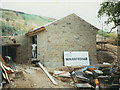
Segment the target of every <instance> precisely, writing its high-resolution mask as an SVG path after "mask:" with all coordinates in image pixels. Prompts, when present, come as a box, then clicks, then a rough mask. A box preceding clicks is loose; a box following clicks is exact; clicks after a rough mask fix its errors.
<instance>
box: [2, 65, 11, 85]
mask: <svg viewBox="0 0 120 90" xmlns="http://www.w3.org/2000/svg"><path fill="white" fill-rule="evenodd" d="M1 67H2V69H3V71H4V73H2V74H3V77H4V78H5V79H6V80H7V81H8V82H9V83H10V80H9V78H8V74H7V72H6V70H5V68H4V66H3V65H2V63H1Z"/></svg>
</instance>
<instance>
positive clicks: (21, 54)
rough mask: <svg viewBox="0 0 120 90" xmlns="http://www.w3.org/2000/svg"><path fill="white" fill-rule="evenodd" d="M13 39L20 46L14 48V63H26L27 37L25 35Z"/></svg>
mask: <svg viewBox="0 0 120 90" xmlns="http://www.w3.org/2000/svg"><path fill="white" fill-rule="evenodd" d="M15 39H16V40H17V42H18V43H21V45H20V46H18V47H17V48H16V63H21V64H22V63H28V55H29V54H28V37H27V36H25V35H20V36H16V37H15Z"/></svg>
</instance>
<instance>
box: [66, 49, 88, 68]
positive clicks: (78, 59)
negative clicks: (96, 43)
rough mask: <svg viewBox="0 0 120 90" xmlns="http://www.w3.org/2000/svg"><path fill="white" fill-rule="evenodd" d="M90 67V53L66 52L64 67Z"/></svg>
mask: <svg viewBox="0 0 120 90" xmlns="http://www.w3.org/2000/svg"><path fill="white" fill-rule="evenodd" d="M83 65H90V63H89V54H88V51H72V52H70V51H64V66H83Z"/></svg>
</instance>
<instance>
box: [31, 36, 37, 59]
mask: <svg viewBox="0 0 120 90" xmlns="http://www.w3.org/2000/svg"><path fill="white" fill-rule="evenodd" d="M31 41H32V42H31V43H32V58H37V35H34V36H32V37H31Z"/></svg>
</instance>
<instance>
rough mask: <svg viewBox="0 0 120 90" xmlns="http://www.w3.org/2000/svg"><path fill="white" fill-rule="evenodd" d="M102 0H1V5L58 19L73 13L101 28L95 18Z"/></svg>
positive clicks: (107, 27)
mask: <svg viewBox="0 0 120 90" xmlns="http://www.w3.org/2000/svg"><path fill="white" fill-rule="evenodd" d="M102 1H103V0H1V5H0V6H1V7H2V8H4V9H11V10H16V11H21V12H25V13H29V14H36V15H41V16H47V17H52V18H55V19H59V18H61V17H64V16H66V15H69V14H71V13H75V14H77V15H78V16H80V17H81V18H83V19H84V20H86V21H87V22H89V23H91V24H92V25H94V26H95V27H97V28H99V29H101V28H102V22H103V20H104V19H105V18H102V19H101V20H100V19H98V18H97V12H98V10H99V8H100V3H102ZM110 28H111V25H109V26H107V25H105V24H104V25H103V29H107V30H110Z"/></svg>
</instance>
